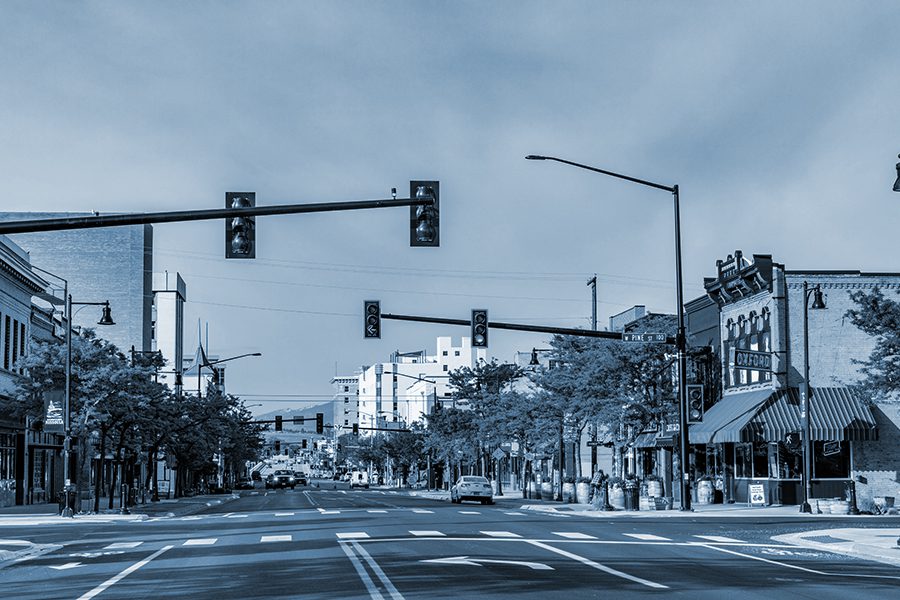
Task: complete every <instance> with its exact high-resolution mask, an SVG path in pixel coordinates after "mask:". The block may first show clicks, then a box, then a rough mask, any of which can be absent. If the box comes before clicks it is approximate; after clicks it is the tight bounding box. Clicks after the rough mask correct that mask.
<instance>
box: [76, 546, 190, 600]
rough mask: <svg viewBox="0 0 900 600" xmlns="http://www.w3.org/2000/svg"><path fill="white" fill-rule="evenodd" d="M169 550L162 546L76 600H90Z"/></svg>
mask: <svg viewBox="0 0 900 600" xmlns="http://www.w3.org/2000/svg"><path fill="white" fill-rule="evenodd" d="M171 549H172V546H163V547H162V548H160V549H159V550H157V551H156V552H154V553H153V554H151V555H150V556H148V557H147V558H145V559H143V560H139V561H138V562H136V563H134V564H133V565H131V566H130V567H128V568H126V569H124V570H123V571H122V572H121V573H119V574H118V575H114V576H112V577H110V578H109V579H107V580H106V581H104V582H103V583H101V584H100V585H98V586H97V587H95V588H94V589H92V590H91V591H89V592H88V593H86V594H84V595H83V596H79V598H78V600H90V599H91V598H93V597H94V596H96V595H97V594H99V593H101V592H102V591H103V590H105V589H107V588H109V587H111V586H113V585H115V584H116V583H118V582H119V581H121V580H122V579H124V578H126V577H128V576H129V575H130V574H132V573H134V572H135V571H137V570H138V569H140V568H141V567H143V566H144V565H146V564H147V563H149V562H150V561H151V560H153V559H154V558H156V557H157V556H159V555H160V554H162V553H163V552H166V551H167V550H171Z"/></svg>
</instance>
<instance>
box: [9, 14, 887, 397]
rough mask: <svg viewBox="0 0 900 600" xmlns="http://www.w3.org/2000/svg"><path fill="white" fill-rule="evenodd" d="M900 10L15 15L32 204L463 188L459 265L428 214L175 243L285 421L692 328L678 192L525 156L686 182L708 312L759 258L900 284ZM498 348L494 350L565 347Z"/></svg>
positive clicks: (453, 233)
mask: <svg viewBox="0 0 900 600" xmlns="http://www.w3.org/2000/svg"><path fill="white" fill-rule="evenodd" d="M898 22H900V4H898V3H897V2H893V1H884V2H878V1H873V2H865V3H862V2H856V3H849V2H837V1H833V0H817V1H815V2H812V1H809V2H807V1H795V2H790V3H784V2H777V1H762V2H727V3H724V2H678V3H674V2H663V1H659V2H612V1H605V2H601V1H584V2H576V1H561V2H553V3H548V2H528V1H524V2H523V1H517V2H474V1H473V2H436V1H421V2H412V1H408V2H402V1H396V2H361V1H357V2H265V3H262V2H188V3H185V2H173V1H170V2H166V1H163V2H152V3H150V2H136V1H120V2H78V3H70V2H42V3H37V2H28V1H22V2H16V1H11V0H3V1H2V2H0V55H2V56H3V57H4V59H3V60H2V61H0V82H2V87H3V93H2V95H0V131H2V136H0V138H2V139H3V142H4V143H3V144H0V173H2V174H3V187H4V189H5V192H6V193H5V198H6V201H4V202H2V209H3V210H28V211H43V210H47V211H87V210H96V211H100V212H102V213H112V212H152V211H169V210H186V209H204V208H221V207H224V196H225V192H227V191H255V192H256V199H257V205H271V204H288V203H307V202H310V203H311V202H343V201H349V200H367V199H379V198H388V197H390V191H391V188H392V187H396V188H397V190H398V195H399V196H400V197H403V196H405V195H406V194H407V193H408V191H409V181H410V180H414V179H415V180H418V179H426V180H427V179H435V180H439V181H440V189H441V197H440V205H441V246H440V248H410V247H409V241H408V240H409V233H408V227H409V220H408V219H409V210H408V209H406V208H399V209H379V210H366V211H354V212H334V213H321V214H308V215H292V216H271V217H260V218H258V219H257V244H258V245H257V251H256V256H257V258H256V259H255V260H244V261H236V260H228V261H226V260H225V259H224V226H223V224H222V222H221V221H207V222H194V223H181V224H163V225H157V226H155V228H154V257H153V261H154V270H155V271H163V270H169V271H178V272H180V273H181V274H182V276H183V277H184V279H185V281H186V282H187V286H188V303H187V305H186V309H185V316H186V322H187V327H186V329H187V331H186V333H185V339H186V344H185V345H186V353H187V354H190V353H191V350H190V349H191V348H193V347H195V345H196V340H197V334H196V330H197V324H198V323H202V324H203V327H204V328H205V327H206V326H207V324H208V328H209V350H210V352H212V353H215V354H218V355H219V356H222V357H228V356H233V355H238V354H244V353H250V352H261V353H262V354H263V356H262V357H259V358H247V359H241V360H237V361H233V362H232V363H229V369H228V389H229V392H231V393H234V394H237V395H240V396H242V397H243V398H245V400H246V402H247V403H253V404H255V403H261V404H262V405H263V406H261V407H255V408H254V410H255V411H258V412H263V411H269V410H273V409H274V410H279V409H281V408H285V409H287V408H302V407H303V406H306V405H307V404H309V403H318V402H322V401H327V400H330V398H331V395H332V393H333V388H332V386H331V384H330V380H331V378H332V377H333V376H334V375H335V374H341V375H347V374H353V372H354V371H356V370H357V369H358V368H359V367H360V366H361V365H367V364H372V363H375V362H381V361H386V360H388V357H389V355H390V353H391V352H393V351H394V350H401V351H412V350H419V349H426V350H428V352H429V354H434V352H435V338H436V337H437V336H441V335H443V336H446V335H450V336H452V337H453V338H454V340H455V343H457V344H458V343H459V339H460V337H461V336H464V335H468V328H465V327H447V326H439V325H427V324H414V323H404V322H397V321H385V322H384V325H383V333H382V338H381V339H380V340H365V339H363V336H362V304H363V301H364V300H367V299H378V300H380V301H381V306H382V310H383V311H384V312H389V313H391V312H392V313H403V314H417V315H427V316H436V317H447V318H456V319H468V318H469V315H470V311H471V309H473V308H486V309H488V310H489V315H490V319H491V320H496V321H506V322H520V323H527V324H535V325H548V326H559V327H584V328H588V327H590V315H591V294H590V288H589V287H588V286H587V285H586V282H587V280H588V279H589V278H590V277H592V275H593V274H594V273H596V274H597V279H598V290H597V292H598V320H599V323H600V328H601V329H602V328H604V326H605V325H606V323H607V320H608V317H609V316H610V315H612V314H616V313H618V312H621V311H623V310H626V309H628V308H629V307H631V306H633V305H636V304H643V305H646V307H647V309H648V310H649V311H652V312H669V313H673V312H675V310H676V297H675V266H674V265H675V258H674V256H675V253H674V247H675V244H674V225H673V223H674V220H673V203H672V196H671V195H670V194H668V193H667V192H664V191H660V190H656V189H652V188H647V187H643V186H640V185H636V184H633V183H629V182H626V181H621V180H617V179H614V178H610V177H607V176H604V175H600V174H596V173H591V172H588V171H585V170H581V169H577V168H574V167H570V166H566V165H563V164H559V163H553V162H535V161H526V160H525V159H524V157H525V155H528V154H542V155H550V156H557V157H560V158H565V159H568V160H572V161H575V162H579V163H585V164H589V165H592V166H596V167H599V168H602V169H606V170H611V171H615V172H619V173H624V174H627V175H631V176H635V177H639V178H642V179H646V180H651V181H654V182H657V183H660V184H663V185H667V186H671V185H674V184H678V185H679V188H680V200H681V237H682V247H683V272H684V293H685V299H686V300H691V299H693V298H696V297H698V296H700V295H702V294H703V293H704V290H703V278H704V277H711V276H713V275H715V262H716V260H717V259H724V258H725V257H726V256H727V255H728V254H731V253H733V252H734V250H736V249H740V250H742V251H744V253H745V254H746V255H751V254H753V253H757V254H772V255H773V258H774V260H775V261H777V262H779V263H782V264H784V265H785V267H786V268H787V269H792V270H803V269H822V270H824V269H841V270H856V269H859V270H863V271H890V272H898V271H900V264H898V259H897V252H896V251H897V244H898V242H897V239H898V236H897V233H896V232H897V231H898V226H900V194H897V193H894V192H892V191H891V186H892V184H893V181H894V179H895V177H896V172H895V170H894V164H895V163H896V162H897V153H898V152H900V110H898V108H897V107H898V101H900V36H898V35H897V23H898ZM547 337H548V336H546V335H541V334H525V333H519V332H509V331H499V330H494V331H492V332H491V335H490V350H489V354H490V355H491V356H495V357H497V359H498V360H501V361H510V360H512V359H513V356H514V353H515V352H516V351H517V350H523V351H525V350H530V349H531V348H532V347H538V348H541V347H546V346H547Z"/></svg>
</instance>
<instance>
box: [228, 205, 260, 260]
mask: <svg viewBox="0 0 900 600" xmlns="http://www.w3.org/2000/svg"><path fill="white" fill-rule="evenodd" d="M254 206H256V192H225V208H253V207H254ZM225 258H256V218H255V217H232V218H230V219H225Z"/></svg>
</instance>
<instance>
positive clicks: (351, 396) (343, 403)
mask: <svg viewBox="0 0 900 600" xmlns="http://www.w3.org/2000/svg"><path fill="white" fill-rule="evenodd" d="M331 385H333V386H334V402H333V406H334V416H333V417H332V418H333V419H334V420H333V421H332V423H334V426H335V429H337V428H338V427H343V428H344V429H345V430H346V429H350V428H351V427H353V424H354V423H359V412H358V410H357V409H358V407H359V398H358V397H357V390H358V389H359V375H358V374H357V375H335V376H334V377H332V378H331ZM341 433H346V431H342V432H341Z"/></svg>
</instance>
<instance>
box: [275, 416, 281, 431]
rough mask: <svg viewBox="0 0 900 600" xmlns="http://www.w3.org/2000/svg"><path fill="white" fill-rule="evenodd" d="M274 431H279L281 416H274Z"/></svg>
mask: <svg viewBox="0 0 900 600" xmlns="http://www.w3.org/2000/svg"><path fill="white" fill-rule="evenodd" d="M275 431H281V415H275Z"/></svg>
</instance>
